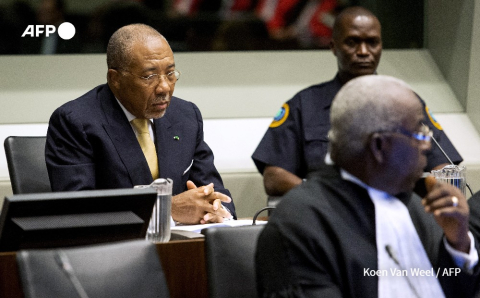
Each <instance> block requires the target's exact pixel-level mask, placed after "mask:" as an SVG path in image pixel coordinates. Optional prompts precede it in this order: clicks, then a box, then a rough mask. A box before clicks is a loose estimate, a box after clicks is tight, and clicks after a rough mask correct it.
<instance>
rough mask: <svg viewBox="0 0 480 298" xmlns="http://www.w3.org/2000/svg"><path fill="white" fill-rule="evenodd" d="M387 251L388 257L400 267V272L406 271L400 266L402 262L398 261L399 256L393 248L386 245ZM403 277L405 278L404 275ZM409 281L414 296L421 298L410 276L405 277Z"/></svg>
mask: <svg viewBox="0 0 480 298" xmlns="http://www.w3.org/2000/svg"><path fill="white" fill-rule="evenodd" d="M385 250H386V251H387V254H388V256H389V257H390V258H391V259H392V260H393V262H394V263H395V264H396V265H397V266H398V267H400V270H402V271H403V270H405V269H404V268H403V266H402V265H400V262H399V261H398V258H397V255H396V254H395V251H394V250H393V247H392V246H391V245H390V244H387V245H385ZM402 276H405V275H403V274H402ZM405 278H406V279H407V283H408V286H409V287H410V289H411V290H412V292H413V294H415V297H417V298H420V295H418V293H417V290H415V287H414V286H413V285H412V283H411V281H410V278H408V275H406V276H405Z"/></svg>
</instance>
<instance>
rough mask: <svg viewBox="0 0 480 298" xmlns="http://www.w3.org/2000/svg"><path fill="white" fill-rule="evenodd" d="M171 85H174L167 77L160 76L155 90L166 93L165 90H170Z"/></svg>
mask: <svg viewBox="0 0 480 298" xmlns="http://www.w3.org/2000/svg"><path fill="white" fill-rule="evenodd" d="M171 87H172V86H171V85H170V83H169V82H168V79H167V77H165V76H159V82H158V84H157V86H156V87H155V91H156V92H157V93H165V92H169V91H170V88H171Z"/></svg>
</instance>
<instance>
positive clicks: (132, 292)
mask: <svg viewBox="0 0 480 298" xmlns="http://www.w3.org/2000/svg"><path fill="white" fill-rule="evenodd" d="M17 263H18V268H19V272H20V280H21V284H22V288H23V292H24V294H25V297H26V298H37V297H38V298H40V297H56V298H63V297H69V298H70V297H80V298H84V297H90V298H93V297H102V298H104V297H115V298H123V297H125V298H127V297H128V298H130V297H145V298H150V297H152V298H154V297H155V298H157V297H169V291H168V287H167V283H166V280H165V275H164V273H163V270H162V266H161V264H160V259H159V257H158V254H157V250H156V246H155V244H153V243H151V242H149V241H146V240H135V241H125V242H117V243H110V244H105V245H94V246H84V247H76V248H65V249H48V250H21V251H19V252H18V253H17Z"/></svg>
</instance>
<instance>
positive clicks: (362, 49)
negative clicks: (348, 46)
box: [357, 42, 369, 56]
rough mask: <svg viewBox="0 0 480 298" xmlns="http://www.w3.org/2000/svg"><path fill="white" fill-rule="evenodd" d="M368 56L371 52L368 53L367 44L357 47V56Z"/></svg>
mask: <svg viewBox="0 0 480 298" xmlns="http://www.w3.org/2000/svg"><path fill="white" fill-rule="evenodd" d="M368 54H369V52H368V46H367V44H366V43H364V42H362V43H360V44H359V45H358V47H357V55H362V56H366V55H368Z"/></svg>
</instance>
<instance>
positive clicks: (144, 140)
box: [131, 118, 158, 180]
mask: <svg viewBox="0 0 480 298" xmlns="http://www.w3.org/2000/svg"><path fill="white" fill-rule="evenodd" d="M148 121H149V120H148V119H141V118H136V119H133V120H132V121H131V123H132V125H133V127H135V129H136V130H137V139H138V142H139V143H140V147H142V151H143V154H144V155H145V158H146V159H147V163H148V167H149V168H150V172H151V173H152V177H153V180H155V179H157V178H158V159H157V152H156V151H155V144H153V141H152V138H151V137H150V132H149V130H148Z"/></svg>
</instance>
